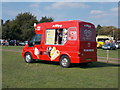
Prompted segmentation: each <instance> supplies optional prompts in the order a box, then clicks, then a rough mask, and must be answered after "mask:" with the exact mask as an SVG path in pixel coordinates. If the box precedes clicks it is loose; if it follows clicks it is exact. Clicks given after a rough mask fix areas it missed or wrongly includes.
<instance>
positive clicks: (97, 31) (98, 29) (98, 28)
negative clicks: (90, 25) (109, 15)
mask: <svg viewBox="0 0 120 90" xmlns="http://www.w3.org/2000/svg"><path fill="white" fill-rule="evenodd" d="M100 30H102V26H101V25H97V28H96V34H97V35H99V32H100Z"/></svg>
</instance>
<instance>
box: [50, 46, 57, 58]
mask: <svg viewBox="0 0 120 90" xmlns="http://www.w3.org/2000/svg"><path fill="white" fill-rule="evenodd" d="M55 51H56V47H53V49H52V50H51V52H50V56H51V57H52V55H53V54H54V52H55Z"/></svg>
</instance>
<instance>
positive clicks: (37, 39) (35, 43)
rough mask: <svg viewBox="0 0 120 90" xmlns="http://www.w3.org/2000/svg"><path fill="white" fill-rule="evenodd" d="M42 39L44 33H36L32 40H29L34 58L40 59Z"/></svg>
mask: <svg viewBox="0 0 120 90" xmlns="http://www.w3.org/2000/svg"><path fill="white" fill-rule="evenodd" d="M41 39H42V34H36V35H35V36H34V37H33V38H32V40H30V41H29V44H28V47H29V50H30V52H32V53H33V56H32V57H33V59H40V51H41V48H40V47H41Z"/></svg>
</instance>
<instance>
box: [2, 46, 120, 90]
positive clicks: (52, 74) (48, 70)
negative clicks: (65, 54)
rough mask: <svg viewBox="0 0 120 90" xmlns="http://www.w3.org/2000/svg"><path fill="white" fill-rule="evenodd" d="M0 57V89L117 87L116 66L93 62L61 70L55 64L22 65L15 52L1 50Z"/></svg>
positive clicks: (17, 53) (45, 62)
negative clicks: (1, 69) (0, 66)
mask: <svg viewBox="0 0 120 90" xmlns="http://www.w3.org/2000/svg"><path fill="white" fill-rule="evenodd" d="M21 48H22V47H3V49H14V50H20V49H21ZM100 52H102V51H100ZM2 54H3V55H2V61H3V73H2V74H3V82H2V85H3V88H117V87H118V65H115V64H107V63H101V62H94V63H92V64H89V65H87V66H80V65H78V64H74V65H73V66H72V67H71V68H61V67H60V66H59V64H58V63H54V62H47V61H39V62H37V63H31V64H26V63H25V62H24V60H23V58H22V57H21V53H19V52H10V51H3V52H2ZM100 55H101V54H100Z"/></svg>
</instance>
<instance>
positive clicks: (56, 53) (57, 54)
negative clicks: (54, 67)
mask: <svg viewBox="0 0 120 90" xmlns="http://www.w3.org/2000/svg"><path fill="white" fill-rule="evenodd" d="M59 55H60V51H59V50H56V51H55V52H54V54H53V55H52V56H51V61H52V60H54V59H55V58H56V57H58V56H59Z"/></svg>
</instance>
